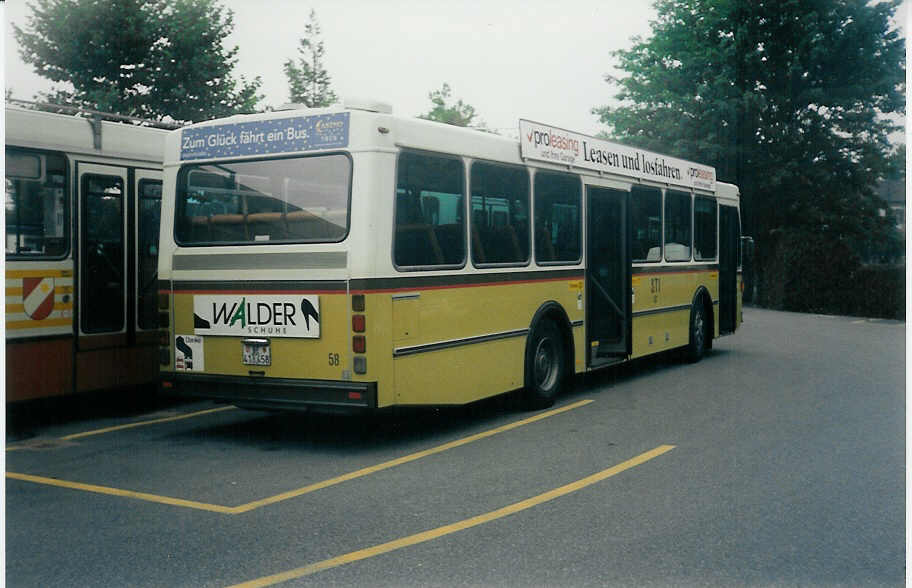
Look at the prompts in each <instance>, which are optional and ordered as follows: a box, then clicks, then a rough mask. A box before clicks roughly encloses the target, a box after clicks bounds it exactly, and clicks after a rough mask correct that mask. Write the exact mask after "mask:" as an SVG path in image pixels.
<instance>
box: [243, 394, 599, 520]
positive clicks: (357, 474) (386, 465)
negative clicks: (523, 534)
mask: <svg viewBox="0 0 912 588" xmlns="http://www.w3.org/2000/svg"><path fill="white" fill-rule="evenodd" d="M590 402H593V401H592V400H580V401H579V402H574V403H573V404H568V405H567V406H562V407H560V408H556V409H554V410H549V411H547V412H543V413H541V414H537V415H535V416H533V417H530V418H527V419H523V420H521V421H516V422H514V423H510V424H508V425H504V426H502V427H497V428H496V429H491V430H488V431H484V432H482V433H478V434H477V435H471V436H469V437H465V438H463V439H457V440H456V441H450V442H449V443H444V444H443V445H438V446H437V447H432V448H431V449H425V450H424V451H419V452H417V453H412V454H409V455H405V456H403V457H399V458H396V459H393V460H390V461H385V462H383V463H380V464H377V465H374V466H370V467H366V468H363V469H360V470H357V471H354V472H350V473H347V474H343V475H341V476H338V477H335V478H330V479H329V480H324V481H322V482H316V483H314V484H310V485H309V486H304V487H303V488H298V489H297V490H289V491H288V492H283V493H281V494H276V495H275V496H270V497H269V498H264V499H262V500H256V501H254V502H248V503H247V504H242V505H240V506H238V507H237V510H238V512H247V511H250V510H253V509H255V508H260V507H261V506H266V505H268V504H275V503H276V502H281V501H283V500H288V499H289V498H296V497H298V496H301V495H303V494H309V493H310V492H314V491H316V490H321V489H323V488H327V487H329V486H335V485H336V484H341V483H342V482H347V481H349V480H354V479H355V478H362V477H364V476H368V475H370V474H375V473H377V472H380V471H383V470H388V469H390V468H394V467H396V466H400V465H402V464H405V463H409V462H411V461H415V460H417V459H421V458H422V457H427V456H429V455H434V454H436V453H442V452H444V451H447V450H449V449H454V448H456V447H460V446H462V445H466V444H468V443H472V442H473V441H478V440H479V439H484V438H486V437H491V436H492V435H497V434H498V433H503V432H504V431H509V430H511V429H515V428H517V427H521V426H523V425H528V424H529V423H534V422H536V421H540V420H542V419H546V418H548V417H552V416H554V415H557V414H560V413H562V412H567V411H568V410H573V409H574V408H579V407H581V406H585V405H587V404H589V403H590Z"/></svg>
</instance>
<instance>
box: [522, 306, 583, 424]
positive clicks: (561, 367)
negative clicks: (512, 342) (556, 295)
mask: <svg viewBox="0 0 912 588" xmlns="http://www.w3.org/2000/svg"><path fill="white" fill-rule="evenodd" d="M573 361H574V349H573V335H572V331H571V328H570V319H569V318H568V317H567V313H566V311H565V310H564V308H563V307H562V306H561V305H560V304H558V303H557V302H554V301H553V300H549V301H548V302H546V303H544V304H542V305H541V306H540V307H539V308H538V310H537V311H536V312H535V315H534V316H533V317H532V323H531V325H530V327H529V336H528V337H527V338H526V350H525V355H524V362H523V363H524V368H523V369H524V389H523V399H524V401H525V404H526V406H527V407H528V408H546V407H548V406H551V405H552V404H554V400H555V398H556V397H557V396H558V394H560V393H561V391H562V390H563V388H564V384H565V383H566V382H567V381H568V380H569V378H570V376H571V374H572V373H573Z"/></svg>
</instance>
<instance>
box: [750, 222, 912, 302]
mask: <svg viewBox="0 0 912 588" xmlns="http://www.w3.org/2000/svg"><path fill="white" fill-rule="evenodd" d="M766 249H767V250H766V251H762V250H761V252H760V254H761V257H760V259H759V260H758V261H759V264H758V266H759V267H758V270H759V273H758V276H757V280H758V301H757V302H758V303H759V304H760V305H761V306H767V307H769V308H776V309H781V310H790V311H796V312H813V313H819V314H839V315H847V316H863V317H871V318H889V319H905V315H906V305H905V275H906V271H905V266H904V265H867V264H863V263H861V261H860V260H859V259H858V256H857V255H855V254H854V253H853V252H852V250H851V249H850V248H849V247H848V246H847V245H846V244H845V243H842V242H840V241H838V240H832V239H827V238H826V237H825V236H824V235H814V234H811V235H808V234H806V233H802V234H796V233H792V234H782V235H779V236H778V237H777V238H776V239H775V241H774V242H773V243H772V244H770V245H768V246H767V248H766Z"/></svg>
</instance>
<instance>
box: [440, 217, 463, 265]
mask: <svg viewBox="0 0 912 588" xmlns="http://www.w3.org/2000/svg"><path fill="white" fill-rule="evenodd" d="M434 234H435V236H436V238H437V244H438V245H439V247H440V250H441V252H442V253H443V257H444V263H447V264H455V263H460V262H461V261H462V260H463V254H464V253H465V236H464V235H465V232H464V230H463V225H462V223H452V224H448V225H440V226H436V227H434ZM456 253H459V256H458V258H457V257H456Z"/></svg>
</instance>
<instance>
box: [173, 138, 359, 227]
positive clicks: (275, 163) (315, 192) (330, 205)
mask: <svg viewBox="0 0 912 588" xmlns="http://www.w3.org/2000/svg"><path fill="white" fill-rule="evenodd" d="M351 167H352V166H351V160H350V159H349V158H348V156H346V155H341V154H333V155H319V156H312V157H295V158H287V159H269V160H259V161H236V162H228V163H208V164H200V165H187V166H184V167H183V168H182V169H181V172H180V174H179V175H178V179H177V203H176V210H175V238H176V240H177V242H178V243H179V244H181V245H211V244H223V243H225V244H227V243H234V244H262V243H276V242H280V243H313V242H337V241H341V240H342V239H344V238H345V236H346V235H347V234H348V219H349V202H350V194H351Z"/></svg>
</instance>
